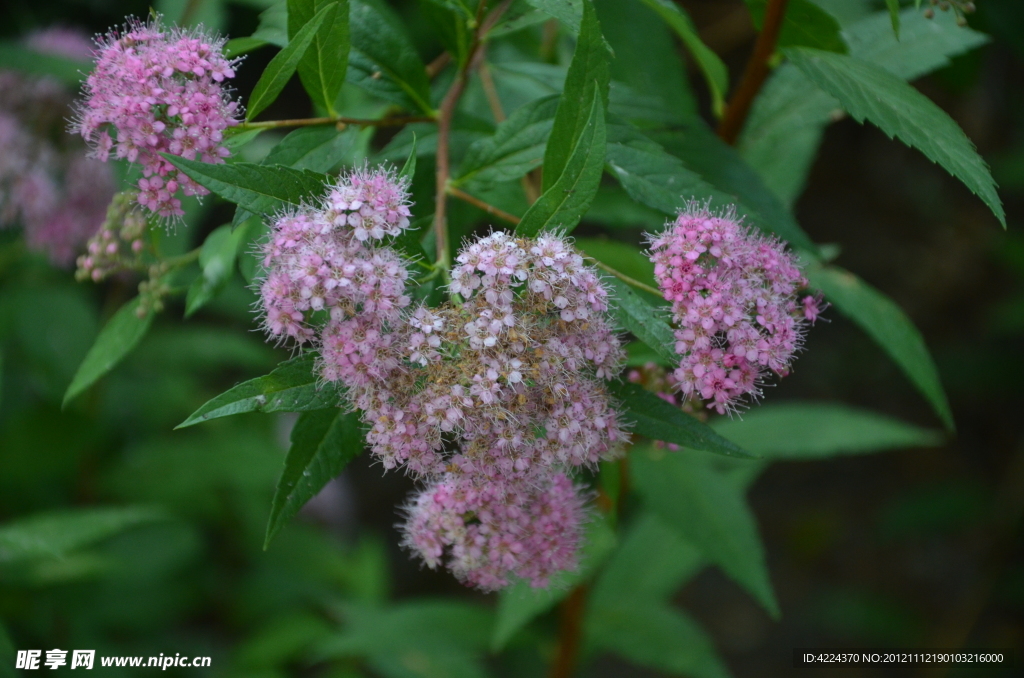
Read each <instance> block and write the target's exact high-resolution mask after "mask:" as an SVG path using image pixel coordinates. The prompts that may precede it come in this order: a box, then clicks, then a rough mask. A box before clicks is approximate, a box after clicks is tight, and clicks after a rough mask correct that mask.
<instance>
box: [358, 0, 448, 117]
mask: <svg viewBox="0 0 1024 678" xmlns="http://www.w3.org/2000/svg"><path fill="white" fill-rule="evenodd" d="M349 21H350V22H351V31H352V51H351V54H350V56H349V69H348V79H349V81H350V82H352V83H353V84H355V85H357V86H358V87H360V88H362V89H365V90H366V91H367V92H369V93H370V94H373V95H375V96H378V97H380V98H382V99H384V100H385V101H390V102H392V103H395V104H398V105H399V106H403V107H405V108H407V109H409V110H419V111H422V112H423V113H426V114H427V115H433V114H434V108H433V106H431V105H430V82H429V80H428V79H427V69H426V66H424V65H423V60H422V59H420V57H419V54H418V53H417V52H416V48H415V47H414V46H413V44H412V41H411V40H410V39H409V36H408V35H406V33H405V29H404V28H403V26H402V22H401V21H400V20H399V19H398V18H397V17H395V16H394V13H393V11H392V10H391V9H390V8H389V7H388V6H387V5H385V4H383V3H382V2H380V1H379V0H351V11H350V17H349Z"/></svg>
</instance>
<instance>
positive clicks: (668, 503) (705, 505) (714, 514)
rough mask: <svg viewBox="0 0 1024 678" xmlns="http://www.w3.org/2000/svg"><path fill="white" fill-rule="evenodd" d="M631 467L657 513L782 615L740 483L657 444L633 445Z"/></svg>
mask: <svg viewBox="0 0 1024 678" xmlns="http://www.w3.org/2000/svg"><path fill="white" fill-rule="evenodd" d="M651 395H652V397H654V398H655V399H658V400H660V399H659V398H657V396H654V395H653V394H651ZM662 402H664V401H662ZM665 404H666V405H667V403H665ZM630 471H631V472H632V474H633V478H634V479H635V482H636V489H637V491H638V492H639V493H640V494H641V495H642V496H643V497H644V500H645V501H646V503H647V505H648V506H649V507H650V508H651V509H652V510H653V511H654V512H655V513H657V514H658V515H659V516H661V518H662V519H663V520H665V522H666V523H667V524H669V525H671V526H672V528H673V529H675V530H676V531H677V532H678V533H679V534H680V536H681V537H682V538H683V539H685V540H686V541H688V542H690V543H691V544H693V545H694V546H695V547H697V548H698V549H700V551H701V552H702V553H703V554H704V555H705V556H706V557H707V558H708V560H710V561H711V562H713V563H715V564H716V565H718V566H719V567H721V568H722V569H723V570H724V571H725V572H726V573H727V574H728V575H729V576H730V577H732V578H733V579H734V580H735V581H736V582H737V583H739V584H740V585H741V586H743V587H744V588H745V589H747V591H749V592H750V593H751V595H753V596H754V597H755V598H756V599H757V600H758V601H759V602H760V603H761V605H763V606H764V608H765V609H766V610H767V611H768V612H769V614H771V615H772V617H775V618H777V617H778V616H779V606H778V603H777V602H776V601H775V594H774V593H773V591H772V585H771V580H770V579H769V576H768V567H767V565H766V564H765V559H764V546H763V545H762V544H761V539H760V537H759V535H758V532H757V523H756V521H755V520H754V515H753V513H752V512H751V511H750V508H749V507H748V506H747V504H746V501H744V499H743V494H742V490H741V489H739V488H737V487H736V485H735V483H732V482H730V481H729V480H728V479H727V478H726V477H725V476H724V475H722V474H721V473H719V472H717V471H715V470H713V469H712V468H711V466H710V464H708V463H707V461H706V459H704V458H701V457H698V456H697V455H694V454H690V453H688V452H686V451H680V452H667V451H665V450H663V449H659V448H655V447H648V448H644V449H634V452H633V454H632V455H630Z"/></svg>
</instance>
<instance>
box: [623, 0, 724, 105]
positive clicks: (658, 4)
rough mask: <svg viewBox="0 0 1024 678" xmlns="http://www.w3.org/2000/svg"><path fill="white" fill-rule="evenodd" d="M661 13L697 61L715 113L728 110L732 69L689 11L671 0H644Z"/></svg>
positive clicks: (659, 14)
mask: <svg viewBox="0 0 1024 678" xmlns="http://www.w3.org/2000/svg"><path fill="white" fill-rule="evenodd" d="M642 2H643V3H644V4H645V5H647V6H648V7H650V8H651V9H653V10H654V11H655V12H657V13H658V16H660V17H661V18H662V19H663V20H664V21H665V23H667V24H668V25H669V26H671V27H672V30H674V31H675V32H676V34H677V35H678V36H679V37H680V39H682V41H683V44H684V45H686V49H687V51H688V52H689V53H690V56H692V57H693V58H694V60H695V61H696V62H697V66H699V67H700V70H701V72H702V73H703V74H704V80H705V81H706V82H707V84H708V90H709V91H710V92H711V108H712V110H713V111H714V113H715V115H716V116H721V115H722V113H723V112H724V111H725V93H726V92H728V91H729V70H728V69H727V68H726V67H725V64H724V63H723V62H722V60H721V59H720V58H719V57H718V55H717V54H715V53H714V52H712V51H711V49H710V48H709V47H708V46H707V45H705V44H704V43H703V42H702V41H701V39H700V36H699V35H698V34H697V27H696V26H694V25H693V20H692V19H690V15H689V14H687V13H686V10H685V9H683V8H682V6H681V5H678V4H676V3H674V2H672V1H671V0H642Z"/></svg>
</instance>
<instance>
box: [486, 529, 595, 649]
mask: <svg viewBox="0 0 1024 678" xmlns="http://www.w3.org/2000/svg"><path fill="white" fill-rule="evenodd" d="M614 549H615V530H613V529H612V527H611V525H610V524H609V523H608V519H607V518H605V517H603V516H601V517H596V518H594V519H593V520H592V521H591V522H590V524H588V525H587V532H586V535H585V536H584V538H583V547H582V550H581V553H580V565H579V567H578V568H577V569H576V570H575V571H574V572H562V573H560V574H558V575H556V576H555V577H553V578H552V580H551V585H550V586H548V587H547V588H543V589H536V588H533V587H532V586H530V584H529V582H519V583H518V584H515V585H513V586H510V587H508V588H507V589H504V590H503V591H502V592H501V594H500V596H499V598H498V610H497V618H496V619H495V620H494V632H493V633H492V635H491V652H500V651H501V650H502V649H503V648H504V647H505V645H506V644H507V643H508V641H509V640H511V639H512V637H513V636H515V634H516V633H518V632H519V630H520V629H522V628H524V627H525V626H526V625H527V624H529V623H530V622H531V621H532V620H533V619H536V618H537V617H539V616H540V615H542V614H544V613H545V612H547V611H548V610H550V609H551V608H553V607H554V606H555V605H557V604H558V603H559V602H560V601H561V600H562V599H564V598H565V597H566V596H568V595H569V593H570V592H571V591H572V589H573V587H575V586H576V585H577V584H579V583H581V582H584V581H587V580H588V579H589V578H590V577H591V575H592V574H593V573H594V572H596V571H597V569H598V568H599V567H600V566H601V564H602V563H603V562H604V561H605V559H606V558H607V557H608V556H609V555H610V554H611V553H612V551H613V550H614Z"/></svg>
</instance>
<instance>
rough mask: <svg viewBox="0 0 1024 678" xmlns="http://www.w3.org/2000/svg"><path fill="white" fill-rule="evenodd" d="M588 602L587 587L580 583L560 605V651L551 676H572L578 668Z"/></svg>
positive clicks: (555, 677) (557, 677) (551, 677)
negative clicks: (585, 609) (584, 611)
mask: <svg viewBox="0 0 1024 678" xmlns="http://www.w3.org/2000/svg"><path fill="white" fill-rule="evenodd" d="M586 604H587V587H586V586H584V585H583V584H580V585H579V586H577V587H576V588H574V589H573V590H572V592H571V593H569V596H568V597H567V598H566V599H565V600H564V601H562V604H561V606H559V616H560V619H559V623H558V653H557V654H556V655H555V662H554V664H552V665H551V673H550V674H549V675H550V678H571V676H572V675H573V673H574V672H575V670H576V659H577V657H578V656H579V651H580V636H581V635H582V631H583V610H584V607H586Z"/></svg>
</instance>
